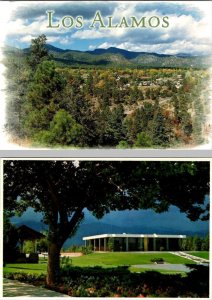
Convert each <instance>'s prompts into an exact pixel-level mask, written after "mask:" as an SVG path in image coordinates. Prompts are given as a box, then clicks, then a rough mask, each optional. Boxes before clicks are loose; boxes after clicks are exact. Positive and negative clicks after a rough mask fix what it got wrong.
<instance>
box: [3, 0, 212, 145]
mask: <svg viewBox="0 0 212 300" xmlns="http://www.w3.org/2000/svg"><path fill="white" fill-rule="evenodd" d="M0 7H1V14H2V21H1V22H2V23H3V25H2V26H3V27H2V28H4V43H3V46H2V49H1V56H2V59H1V63H2V69H1V71H2V72H1V73H2V76H3V77H4V84H2V88H1V93H2V99H3V101H2V104H1V105H2V118H1V123H2V124H1V129H2V130H1V131H2V132H1V135H2V136H1V140H2V144H1V149H7V148H8V149H11V148H12V149H33V148H35V149H40V148H41V149H42V148H44V149H188V150H191V149H212V139H211V132H212V130H211V126H212V124H211V121H212V120H211V119H212V113H211V108H212V104H211V103H212V95H211V87H212V84H211V65H212V53H211V45H212V34H211V33H212V32H211V28H212V24H211V20H212V4H211V2H210V1H186V2H184V1H165V2H159V1H144V2H143V1H142V2H139V1H136V2H131V1H129V2H128V1H124V2H122V1H111V2H110V1H109V2H108V1H107V2H106V1H105V2H102V1H94V2H93V1H92V2H89V1H73V2H72V1H67V2H61V1H58V2H55V1H52V2H51V1H48V2H45V1H40V2H39V1H36V2H34V1H30V2H27V1H13V2H10V1H4V2H1V4H0ZM2 80H3V79H2ZM1 82H3V81H1Z"/></svg>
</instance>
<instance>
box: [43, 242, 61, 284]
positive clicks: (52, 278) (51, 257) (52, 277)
mask: <svg viewBox="0 0 212 300" xmlns="http://www.w3.org/2000/svg"><path fill="white" fill-rule="evenodd" d="M60 249H61V246H60V245H59V244H57V243H56V242H51V241H49V247H48V266H47V278H46V282H47V285H54V284H55V283H56V282H57V281H58V280H59V277H60Z"/></svg>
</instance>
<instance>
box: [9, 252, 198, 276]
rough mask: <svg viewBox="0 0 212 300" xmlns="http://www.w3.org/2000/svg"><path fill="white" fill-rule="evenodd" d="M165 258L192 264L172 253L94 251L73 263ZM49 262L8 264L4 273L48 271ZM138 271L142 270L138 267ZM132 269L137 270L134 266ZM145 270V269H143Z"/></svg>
mask: <svg viewBox="0 0 212 300" xmlns="http://www.w3.org/2000/svg"><path fill="white" fill-rule="evenodd" d="M153 258H163V259H164V261H165V262H167V263H171V264H192V263H193V262H192V261H191V260H188V259H185V258H182V257H178V256H176V255H173V254H171V253H164V252H163V253H126V252H114V253H92V254H88V255H84V256H80V257H74V258H72V259H71V260H72V265H73V266H79V267H91V266H101V267H104V268H108V267H117V266H126V265H127V266H132V265H139V264H153V263H152V262H151V259H153ZM46 267H47V262H46V261H44V260H41V261H40V263H39V264H20V263H19V264H7V265H6V267H4V273H8V272H10V273H11V272H12V273H15V272H25V273H37V274H39V273H46ZM136 270H137V272H139V271H140V270H138V269H136ZM132 271H135V270H134V269H133V268H132ZM142 271H143V269H142Z"/></svg>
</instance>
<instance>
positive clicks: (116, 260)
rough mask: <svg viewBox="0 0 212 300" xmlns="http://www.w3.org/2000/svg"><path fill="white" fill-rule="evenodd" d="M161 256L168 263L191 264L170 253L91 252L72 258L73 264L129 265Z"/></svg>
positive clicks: (149, 261) (83, 265) (82, 265)
mask: <svg viewBox="0 0 212 300" xmlns="http://www.w3.org/2000/svg"><path fill="white" fill-rule="evenodd" d="M154 258H163V259H164V261H165V262H167V263H170V264H192V263H193V262H192V261H191V260H188V259H185V258H181V257H179V256H176V255H173V254H171V253H126V252H113V253H111V252H110V253H92V254H89V255H85V256H81V257H74V258H72V264H73V265H74V266H80V267H85V266H102V267H117V266H124V265H127V266H131V265H140V264H152V262H151V259H154Z"/></svg>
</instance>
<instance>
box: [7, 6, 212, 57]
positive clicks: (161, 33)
mask: <svg viewBox="0 0 212 300" xmlns="http://www.w3.org/2000/svg"><path fill="white" fill-rule="evenodd" d="M44 3H45V2H44ZM93 3H94V2H93ZM114 3H115V4H116V5H114V11H113V14H112V15H113V24H116V23H117V22H119V21H120V20H121V18H122V17H123V16H125V17H127V18H128V19H129V20H130V16H137V18H140V17H141V16H146V17H148V16H150V15H157V16H161V15H160V6H159V4H158V8H155V5H154V9H153V8H152V7H150V8H149V10H148V11H147V10H146V11H144V12H143V11H141V10H138V7H139V3H138V2H130V4H129V2H114ZM149 3H150V4H151V2H149ZM166 3H167V4H168V5H169V7H171V10H172V11H173V12H172V13H171V15H170V16H169V23H170V26H169V27H168V28H161V27H160V28H159V27H158V28H137V29H131V28H113V29H107V28H106V29H102V28H100V29H99V28H95V29H92V28H89V25H90V24H91V19H90V20H87V19H86V20H85V22H84V28H82V29H78V30H77V31H76V30H75V29H72V28H70V29H65V28H62V27H61V28H60V29H57V28H53V29H48V28H47V23H48V22H47V16H46V15H45V12H44V14H43V15H40V16H37V17H36V18H33V19H31V20H32V21H31V23H30V20H29V19H28V20H24V19H21V18H18V19H13V20H11V21H9V22H8V23H7V35H8V36H10V37H11V38H13V40H19V41H20V42H24V43H28V42H30V41H31V39H32V38H34V37H36V36H38V35H39V34H43V33H44V34H46V35H47V37H48V42H50V43H54V42H56V43H59V44H61V45H62V44H64V45H68V44H70V43H72V44H74V42H75V41H77V40H81V43H83V40H93V41H94V42H93V43H92V44H91V45H90V47H93V45H94V44H97V42H96V41H95V39H104V43H101V45H99V46H102V45H103V47H105V48H106V45H114V46H115V45H116V46H117V45H122V46H123V47H124V48H125V49H128V50H133V49H134V51H141V50H140V49H144V48H148V49H147V51H152V49H158V51H160V49H163V51H166V52H170V53H171V52H173V51H177V52H180V51H181V49H187V50H189V49H190V50H189V51H193V52H195V51H197V52H198V51H201V50H200V49H202V52H204V51H206V52H208V51H209V46H210V45H211V43H212V31H211V28H212V26H211V22H212V21H211V20H212V11H211V9H212V4H211V3H208V2H205V1H201V5H200V3H199V2H197V3H194V2H180V1H177V2H176V3H175V2H168V1H167V2H166ZM172 3H173V4H178V5H179V4H181V5H182V7H185V8H186V9H185V14H182V11H183V9H181V12H180V13H181V14H180V15H178V14H177V11H176V12H175V11H174V10H173V7H172V6H171V5H172ZM142 4H143V3H141V5H142ZM30 5H31V4H30V2H26V3H24V4H23V3H22V6H21V5H20V4H16V3H14V2H13V3H12V4H10V7H20V6H21V8H22V10H23V7H24V6H25V7H30ZM58 5H59V4H58ZM60 5H62V3H61V4H60ZM86 5H87V6H88V7H89V3H88V2H87V3H86ZM108 5H109V3H108ZM143 5H148V4H146V3H145V4H143ZM58 7H59V6H58ZM96 7H97V8H98V2H97V4H96ZM192 8H198V9H199V10H200V11H202V12H203V13H204V17H202V18H196V17H195V15H193V17H192V14H191V15H188V11H189V9H191V11H192ZM41 11H42V10H41ZM161 11H162V10H161ZM32 15H33V13H32ZM55 15H56V14H55ZM103 19H104V22H105V24H106V25H107V17H105V16H104V18H103ZM57 20H59V19H58V18H56V17H55V18H54V21H57ZM178 46H179V47H180V48H179V49H177V48H175V47H178ZM90 49H91V48H90ZM135 49H138V50H135ZM145 51H146V50H145ZM161 51H162V50H161Z"/></svg>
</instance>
